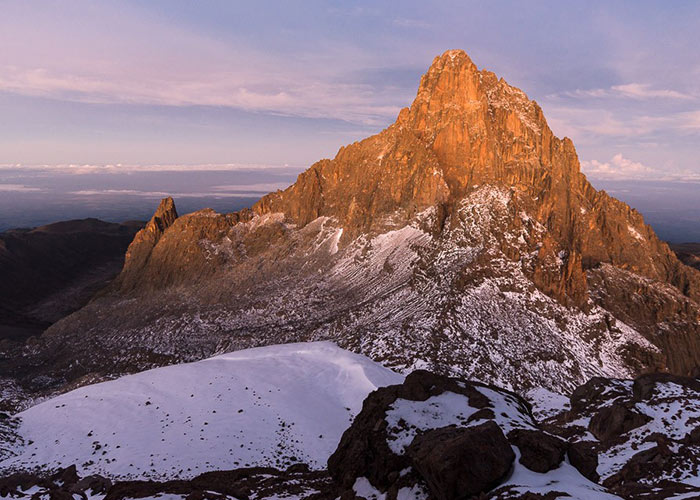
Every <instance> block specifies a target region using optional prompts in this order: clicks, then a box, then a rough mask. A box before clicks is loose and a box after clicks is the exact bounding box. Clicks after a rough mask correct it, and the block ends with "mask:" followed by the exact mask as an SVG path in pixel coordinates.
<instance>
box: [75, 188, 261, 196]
mask: <svg viewBox="0 0 700 500" xmlns="http://www.w3.org/2000/svg"><path fill="white" fill-rule="evenodd" d="M267 192H268V191H264V192H260V191H255V190H253V191H236V192H227V191H219V190H212V191H202V192H194V193H187V192H185V193H183V192H173V191H139V190H136V189H81V190H79V191H69V192H68V193H67V194H69V195H75V196H85V197H88V196H140V197H143V198H164V197H166V196H174V197H177V198H217V197H218V198H251V197H252V198H255V197H258V196H260V195H261V194H266V193H267Z"/></svg>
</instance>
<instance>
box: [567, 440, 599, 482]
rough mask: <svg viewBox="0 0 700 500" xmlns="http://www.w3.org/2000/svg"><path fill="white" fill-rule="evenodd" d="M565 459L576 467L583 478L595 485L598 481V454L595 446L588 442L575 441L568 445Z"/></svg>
mask: <svg viewBox="0 0 700 500" xmlns="http://www.w3.org/2000/svg"><path fill="white" fill-rule="evenodd" d="M567 457H568V458H569V462H570V463H571V465H573V466H574V467H576V470H578V471H579V472H580V473H581V474H582V475H583V476H584V477H585V478H587V479H589V480H591V481H593V482H594V483H597V482H598V481H599V479H600V476H599V475H598V472H597V469H598V453H597V452H596V445H595V443H592V442H590V441H576V442H574V443H570V444H569V448H568V450H567Z"/></svg>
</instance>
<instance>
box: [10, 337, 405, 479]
mask: <svg viewBox="0 0 700 500" xmlns="http://www.w3.org/2000/svg"><path fill="white" fill-rule="evenodd" d="M402 380H403V378H402V376H400V375H398V374H396V373H394V372H392V371H390V370H388V369H386V368H383V367H381V366H380V365H378V364H376V363H374V362H372V361H371V360H369V359H368V358H366V357H364V356H361V355H358V354H353V353H350V352H348V351H345V350H343V349H340V348H338V347H337V346H335V345H334V344H332V343H330V342H313V343H302V344H287V345H278V346H270V347H262V348H256V349H248V350H243V351H238V352H234V353H230V354H224V355H221V356H216V357H213V358H209V359H206V360H203V361H198V362H195V363H189V364H183V365H175V366H168V367H164V368H157V369H154V370H149V371H146V372H142V373H138V374H135V375H130V376H126V377H122V378H120V379H117V380H114V381H110V382H104V383H101V384H95V385H90V386H86V387H82V388H80V389H77V390H75V391H71V392H69V393H67V394H64V395H61V396H58V397H56V398H54V399H51V400H49V401H46V402H44V403H42V404H39V405H37V406H35V407H32V408H30V409H28V410H26V411H24V412H22V413H20V414H18V416H19V417H20V418H21V420H22V421H21V425H20V427H19V429H18V432H19V433H20V434H21V435H22V437H23V438H24V442H25V445H24V447H22V448H21V449H18V450H16V452H17V453H18V456H16V457H10V458H8V459H6V460H4V461H2V462H0V471H2V470H5V471H7V470H11V469H13V468H19V467H22V468H29V469H31V468H39V467H46V468H57V467H66V466H69V465H71V464H76V465H77V467H78V472H79V473H80V474H81V475H87V474H94V473H99V474H103V475H107V476H111V477H120V478H159V479H164V478H173V477H185V478H186V477H192V476H195V475H197V474H200V473H203V472H206V471H209V470H220V469H233V468H237V467H245V466H275V467H278V468H284V467H286V466H288V465H290V464H292V463H297V462H302V463H307V464H309V465H310V466H311V467H312V468H323V467H325V463H326V460H327V459H328V457H329V456H330V454H331V453H332V452H333V451H335V448H336V446H337V445H338V442H339V441H340V436H341V434H342V433H343V431H344V430H345V429H346V428H347V426H348V425H349V424H350V422H351V420H352V418H353V417H354V416H355V414H357V413H358V412H359V411H360V409H361V406H362V401H363V400H364V399H365V397H366V396H367V394H368V393H370V392H371V391H373V390H375V389H376V388H377V387H380V386H385V385H391V384H396V383H400V382H401V381H402Z"/></svg>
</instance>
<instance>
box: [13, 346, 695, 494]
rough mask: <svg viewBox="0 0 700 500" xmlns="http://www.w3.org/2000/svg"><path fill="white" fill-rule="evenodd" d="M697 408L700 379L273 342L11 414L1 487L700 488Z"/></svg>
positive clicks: (217, 490) (147, 490)
mask: <svg viewBox="0 0 700 500" xmlns="http://www.w3.org/2000/svg"><path fill="white" fill-rule="evenodd" d="M2 416H3V415H2V414H0V417H2ZM698 421H700V382H699V381H698V380H697V379H692V378H689V377H678V376H673V375H669V374H648V375H643V376H641V377H639V378H637V379H636V380H621V379H606V378H593V379H591V380H590V381H589V382H587V383H586V384H584V385H582V386H580V387H578V388H577V389H576V390H575V391H573V393H572V394H571V396H570V397H565V396H561V395H557V394H554V393H551V392H549V391H547V390H544V389H536V390H533V391H532V392H530V393H529V394H527V395H526V397H522V396H520V395H518V394H516V393H514V392H511V391H508V390H505V389H502V388H499V387H496V386H493V385H487V384H483V383H480V382H475V381H468V380H463V379H457V378H448V377H445V376H441V375H438V374H434V373H430V372H427V371H424V370H416V371H414V372H412V373H410V374H409V375H408V376H406V377H405V378H404V377H403V376H402V375H400V374H398V373H394V372H392V371H391V370H389V369H387V368H385V367H382V366H381V365H379V364H378V363H376V362H373V361H371V360H370V359H368V358H366V357H364V356H361V355H358V354H354V353H351V352H348V351H345V350H343V349H340V348H338V347H337V346H335V345H333V344H331V343H329V342H307V343H299V344H286V345H277V346H267V347H260V348H254V349H248V350H241V351H237V352H235V353H230V354H224V355H220V356H216V357H213V358H209V359H206V360H202V361H198V362H194V363H186V364H179V365H174V366H167V367H162V368H156V369H153V370H148V371H145V372H142V373H138V374H134V375H127V376H124V377H121V378H119V379H117V380H112V381H108V382H102V383H99V384H93V385H88V386H85V387H81V388H79V389H76V390H73V391H70V392H68V393H66V394H62V395H59V396H57V397H55V398H52V399H49V400H47V401H44V402H43V403H40V404H37V405H35V406H33V407H31V408H29V409H27V410H25V411H23V412H20V413H18V414H16V415H14V416H12V417H7V416H4V417H3V418H0V498H2V499H11V498H15V499H17V498H27V499H28V498H31V499H33V500H34V499H37V498H49V499H55V498H58V499H63V498H65V499H73V500H77V499H86V500H87V499H91V500H125V499H140V498H143V499H151V498H160V499H170V500H195V499H212V500H214V499H231V500H235V499H238V500H257V499H283V498H284V499H287V500H301V499H306V500H332V499H337V498H342V499H348V500H349V499H352V500H355V499H366V500H429V499H444V500H467V499H472V500H477V499H478V500H483V499H490V500H506V499H510V500H512V499H520V500H535V499H543V498H544V499H555V498H574V499H579V500H590V499H611V500H612V499H620V498H624V499H630V500H632V499H640V498H644V499H648V500H660V499H667V498H673V499H677V500H680V499H690V498H698V496H700V470H699V467H700V433H698V430H699V429H700V427H699V426H698Z"/></svg>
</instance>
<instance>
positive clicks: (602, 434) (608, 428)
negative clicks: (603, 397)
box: [588, 403, 651, 441]
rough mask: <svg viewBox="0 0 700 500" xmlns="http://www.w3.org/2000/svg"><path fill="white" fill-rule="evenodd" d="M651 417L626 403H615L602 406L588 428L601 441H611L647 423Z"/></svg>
mask: <svg viewBox="0 0 700 500" xmlns="http://www.w3.org/2000/svg"><path fill="white" fill-rule="evenodd" d="M649 420H651V419H650V418H649V417H647V416H645V415H642V414H640V413H637V412H636V411H633V410H631V409H629V408H627V407H626V406H624V405H621V404H617V403H613V404H612V405H611V406H606V407H604V408H602V409H601V410H600V411H598V413H596V414H595V415H594V416H593V418H591V423H590V424H589V425H588V430H589V431H591V434H593V435H594V436H595V437H596V438H598V439H599V440H600V441H609V440H611V439H615V438H617V437H620V436H621V435H622V434H624V433H626V432H629V431H631V430H632V429H636V428H637V427H641V426H642V425H644V424H646V423H647V422H648V421H649Z"/></svg>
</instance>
